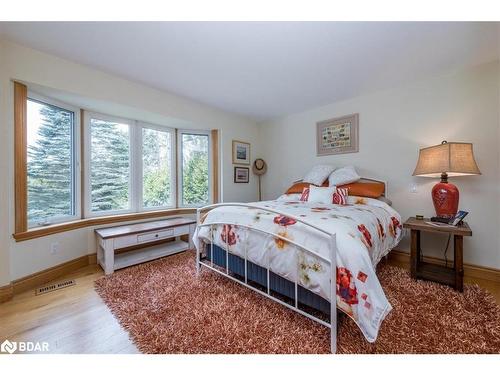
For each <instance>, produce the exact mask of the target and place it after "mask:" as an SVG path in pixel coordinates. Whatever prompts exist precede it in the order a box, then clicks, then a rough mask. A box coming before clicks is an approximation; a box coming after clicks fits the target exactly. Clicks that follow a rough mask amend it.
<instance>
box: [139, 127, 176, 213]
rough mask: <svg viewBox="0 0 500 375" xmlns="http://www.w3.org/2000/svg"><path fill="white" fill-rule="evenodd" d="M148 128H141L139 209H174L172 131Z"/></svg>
mask: <svg viewBox="0 0 500 375" xmlns="http://www.w3.org/2000/svg"><path fill="white" fill-rule="evenodd" d="M151 126H152V125H143V127H142V207H143V208H145V209H158V208H165V207H174V206H175V169H174V168H173V167H174V163H173V159H174V156H175V154H174V132H173V131H172V130H167V129H159V128H157V127H155V128H152V127H151Z"/></svg>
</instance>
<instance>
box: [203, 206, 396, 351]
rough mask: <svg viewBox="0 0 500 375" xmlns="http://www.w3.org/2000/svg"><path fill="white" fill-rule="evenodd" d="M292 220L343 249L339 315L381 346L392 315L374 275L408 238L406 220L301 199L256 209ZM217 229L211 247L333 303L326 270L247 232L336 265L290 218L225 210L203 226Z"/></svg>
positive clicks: (381, 210) (322, 242)
mask: <svg viewBox="0 0 500 375" xmlns="http://www.w3.org/2000/svg"><path fill="white" fill-rule="evenodd" d="M251 205H254V206H261V207H263V208H270V209H274V210H278V211H281V212H286V213H287V214H289V215H290V216H293V217H298V218H301V219H303V220H305V221H306V222H308V223H311V224H314V225H316V226H318V227H320V228H322V229H324V230H326V231H328V233H335V234H336V241H337V291H336V295H337V307H338V308H339V309H340V310H342V311H343V312H345V313H346V314H347V315H348V316H350V317H351V318H352V319H353V320H354V321H355V322H356V324H357V325H358V326H359V328H360V329H361V332H362V333H363V335H364V336H365V338H366V339H367V340H368V341H369V342H373V341H375V339H376V338H377V334H378V330H379V327H380V325H381V323H382V321H383V319H384V318H385V316H386V315H387V314H388V313H389V312H390V311H391V309H392V307H391V305H390V304H389V302H388V301H387V298H386V297H385V294H384V291H383V290H382V287H381V285H380V283H379V280H378V278H377V275H376V274H375V266H376V265H377V263H378V262H379V260H380V259H381V258H382V257H383V256H384V255H386V254H387V253H388V252H389V251H390V250H391V249H392V248H394V246H396V245H397V243H398V242H399V241H400V239H401V236H402V227H401V224H400V223H401V217H400V215H399V214H398V213H397V212H396V211H395V210H394V209H393V208H391V207H390V206H389V205H387V204H386V203H384V202H382V201H379V200H376V199H370V198H361V197H354V196H350V197H348V200H347V205H343V206H341V205H336V204H318V203H311V202H301V201H299V200H298V199H297V200H295V199H293V200H289V199H288V200H287V199H278V200H276V201H267V202H257V203H251ZM202 220H203V223H205V224H207V223H226V225H214V226H213V233H212V235H213V242H214V244H215V245H218V246H220V247H221V248H223V249H226V248H227V249H228V250H229V252H230V253H232V254H235V255H240V256H242V257H244V254H245V251H247V254H248V255H247V256H248V260H250V261H251V262H254V263H256V264H258V265H260V266H262V267H267V266H268V265H269V267H270V270H271V271H273V272H274V273H276V274H278V275H280V276H282V277H284V278H286V279H288V280H290V281H292V282H295V281H297V282H298V283H299V285H302V286H303V287H304V288H307V289H308V290H310V291H312V292H314V293H316V294H318V295H320V296H321V297H323V298H325V299H327V300H330V269H329V265H328V263H326V262H325V261H323V260H321V259H319V258H317V257H315V256H314V255H310V254H306V253H305V252H304V251H302V250H301V249H300V248H298V247H296V246H295V245H293V244H290V243H289V242H287V241H284V240H282V239H279V238H276V237H273V236H272V235H268V234H265V233H261V232H257V231H253V230H251V229H247V228H245V227H242V225H246V226H249V227H250V228H257V229H262V230H265V231H267V232H272V233H276V234H279V235H280V236H282V237H284V238H287V239H290V240H291V241H294V242H295V243H298V244H300V245H302V246H304V247H305V248H307V249H308V250H311V251H313V252H315V253H317V254H320V255H321V256H323V257H325V258H327V259H328V258H330V255H329V254H330V247H329V241H330V237H329V236H327V235H325V234H324V233H322V232H319V231H317V230H316V229H314V228H311V227H308V226H306V225H304V224H302V223H300V222H297V221H296V220H294V219H293V218H291V217H288V216H282V215H277V214H274V213H271V212H266V211H263V210H260V209H251V208H247V207H237V206H234V207H232V206H224V207H218V208H215V209H213V210H211V211H209V212H208V214H206V216H204V217H203V218H202ZM210 231H211V227H210V226H205V227H199V228H197V230H196V232H195V234H194V243H195V244H196V246H198V241H199V240H200V239H201V240H204V241H205V242H207V243H208V242H210V239H211V233H210Z"/></svg>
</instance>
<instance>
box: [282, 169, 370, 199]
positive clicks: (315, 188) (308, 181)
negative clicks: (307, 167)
mask: <svg viewBox="0 0 500 375" xmlns="http://www.w3.org/2000/svg"><path fill="white" fill-rule="evenodd" d="M359 179H361V177H360V176H359V175H358V173H357V172H356V169H355V168H354V167H353V166H347V167H343V168H339V169H335V167H333V166H331V165H316V166H314V167H313V169H311V171H309V173H307V174H306V175H305V176H304V179H303V180H302V182H301V184H302V186H300V188H301V189H302V195H301V197H300V200H301V201H303V202H316V203H325V204H329V203H330V204H331V203H333V204H340V205H345V204H346V203H347V196H348V190H349V189H348V188H337V186H340V185H346V184H350V183H353V182H356V181H358V180H359ZM327 181H328V187H319V186H321V185H323V186H325V185H326V182H327ZM287 193H288V192H287Z"/></svg>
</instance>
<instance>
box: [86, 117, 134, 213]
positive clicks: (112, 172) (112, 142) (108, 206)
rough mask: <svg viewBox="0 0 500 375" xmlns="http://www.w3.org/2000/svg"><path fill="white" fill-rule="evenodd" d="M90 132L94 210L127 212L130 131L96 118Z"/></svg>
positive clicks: (124, 126) (92, 202)
mask: <svg viewBox="0 0 500 375" xmlns="http://www.w3.org/2000/svg"><path fill="white" fill-rule="evenodd" d="M90 132H91V139H92V141H91V142H92V143H91V162H90V163H91V165H90V180H91V184H90V185H91V192H92V193H91V206H92V211H108V210H120V209H127V208H128V207H129V204H128V201H129V177H130V176H129V175H130V161H129V159H130V156H129V151H130V146H129V132H128V128H126V125H120V124H117V123H113V122H107V121H101V120H96V119H92V122H91V130H90Z"/></svg>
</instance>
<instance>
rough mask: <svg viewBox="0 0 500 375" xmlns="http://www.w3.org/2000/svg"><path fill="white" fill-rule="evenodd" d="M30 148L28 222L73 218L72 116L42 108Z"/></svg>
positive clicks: (59, 110) (58, 110) (67, 113)
mask: <svg viewBox="0 0 500 375" xmlns="http://www.w3.org/2000/svg"><path fill="white" fill-rule="evenodd" d="M40 117H41V124H39V127H38V133H37V138H36V141H35V144H34V145H29V147H28V220H29V221H30V222H44V221H45V220H46V219H47V218H49V217H54V216H60V215H72V214H73V210H74V207H73V199H72V155H71V148H72V147H71V145H72V128H73V114H72V113H71V112H68V111H64V110H61V109H58V108H55V107H51V106H48V105H45V106H43V107H41V109H40Z"/></svg>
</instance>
